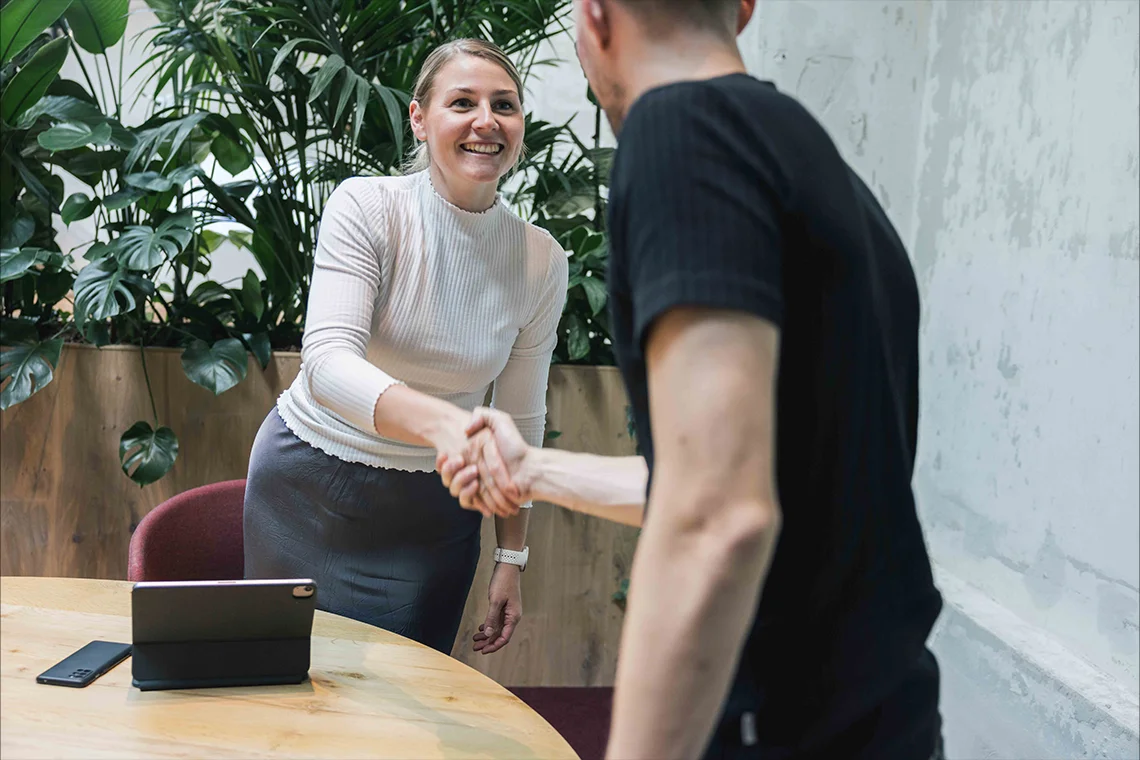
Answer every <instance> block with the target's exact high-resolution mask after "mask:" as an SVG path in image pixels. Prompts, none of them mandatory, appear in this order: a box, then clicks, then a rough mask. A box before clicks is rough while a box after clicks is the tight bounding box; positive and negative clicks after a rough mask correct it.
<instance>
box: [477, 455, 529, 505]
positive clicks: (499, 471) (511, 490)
mask: <svg viewBox="0 0 1140 760" xmlns="http://www.w3.org/2000/svg"><path fill="white" fill-rule="evenodd" d="M479 464H480V465H482V466H484V467H485V468H486V470H487V472H488V474H489V475H490V477H491V479H492V480H494V481H495V484H496V485H497V486H498V487H499V491H500V492H501V493H502V494H503V496H505V497H506V498H507V499H509V500H510V502H511V503H512V504H519V503H520V502H521V501H522V495H521V494H520V493H519V487H518V486H517V485H516V484H515V481H514V479H513V478H512V477H511V474H510V472H509V471H508V470H507V465H506V464H505V463H504V462H503V457H502V454H500V453H499V447H498V446H497V445H492V446H483V451H482V456H481V457H480V462H479ZM480 474H482V470H481V471H480Z"/></svg>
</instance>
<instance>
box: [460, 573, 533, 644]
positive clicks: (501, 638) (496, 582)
mask: <svg viewBox="0 0 1140 760" xmlns="http://www.w3.org/2000/svg"><path fill="white" fill-rule="evenodd" d="M520 572H521V571H520V570H519V568H518V566H517V565H510V564H498V565H495V569H494V571H493V572H492V573H491V587H490V588H489V589H488V590H487V601H488V602H489V603H490V606H489V607H488V609H487V619H486V621H485V622H483V623H482V624H480V626H479V631H478V632H477V633H476V634H475V636H474V637H472V638H473V640H474V642H475V647H474V649H475V651H476V652H482V653H483V654H491V653H492V652H497V651H499V650H500V649H502V648H503V647H505V646H506V645H507V642H509V641H510V640H511V636H513V635H514V632H515V628H516V627H517V626H518V624H519V621H520V620H522V615H523V610H522V589H521V588H520V585H519V575H520Z"/></svg>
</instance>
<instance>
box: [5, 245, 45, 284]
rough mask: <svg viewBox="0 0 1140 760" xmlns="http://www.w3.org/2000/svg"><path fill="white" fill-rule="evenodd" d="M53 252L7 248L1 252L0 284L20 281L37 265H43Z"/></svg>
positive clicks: (39, 249) (38, 249)
mask: <svg viewBox="0 0 1140 760" xmlns="http://www.w3.org/2000/svg"><path fill="white" fill-rule="evenodd" d="M50 256H51V251H45V250H43V249H42V248H5V249H3V250H0V282H8V281H9V280H18V279H19V278H21V277H23V276H24V275H25V274H26V273H27V272H28V270H29V269H31V268H32V267H34V266H35V265H36V264H42V263H43V262H45V261H47V260H48V258H49V257H50Z"/></svg>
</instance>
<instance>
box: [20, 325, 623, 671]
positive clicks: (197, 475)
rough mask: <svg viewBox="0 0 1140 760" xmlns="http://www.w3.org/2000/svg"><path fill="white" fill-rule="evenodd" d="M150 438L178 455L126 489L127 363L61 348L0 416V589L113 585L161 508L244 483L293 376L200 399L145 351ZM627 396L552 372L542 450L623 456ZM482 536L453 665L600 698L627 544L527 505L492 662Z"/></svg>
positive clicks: (139, 404)
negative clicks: (46, 580) (516, 591)
mask: <svg viewBox="0 0 1140 760" xmlns="http://www.w3.org/2000/svg"><path fill="white" fill-rule="evenodd" d="M146 357H147V368H148V370H149V372H150V379H151V385H152V387H153V389H154V395H155V403H156V404H157V406H158V414H159V419H160V422H161V423H162V424H164V425H169V426H170V427H171V428H173V429H174V431H175V433H177V435H178V437H179V441H180V444H181V447H180V451H179V455H178V460H177V462H176V463H175V466H174V469H173V470H172V471H171V472H170V474H168V475H167V476H166V477H165V478H163V479H162V480H160V481H159V482H157V483H155V484H153V485H150V486H147V487H145V488H139V487H138V486H136V485H135V484H134V483H132V482H131V481H130V480H128V479H127V477H126V476H125V475H123V474H122V472H121V471H120V469H119V461H118V441H119V436H120V435H121V434H122V433H123V431H124V430H126V429H127V427H129V426H130V425H131V424H133V423H134V422H136V421H137V420H148V421H151V410H150V402H149V400H148V399H147V394H146V382H145V380H144V377H143V369H142V361H141V351H140V350H139V349H137V348H127V347H120V346H113V347H107V348H103V349H95V348H92V347H89V346H66V347H65V348H64V351H63V354H62V356H61V358H60V364H59V367H58V368H57V370H56V372H55V380H54V381H53V382H52V384H51V385H50V386H48V387H47V388H46V389H44V390H43V391H42V392H40V393H37V394H36V395H35V396H33V397H32V398H30V399H29V400H27V401H25V402H24V403H23V404H19V405H17V406H15V407H13V408H11V409H8V410H7V411H5V412H3V413H0V443H2V445H0V519H2V532H0V574H2V575H39V576H65V577H82V578H113V579H122V578H125V577H126V573H127V547H128V544H129V543H130V536H131V531H132V530H133V529H134V526H136V525H137V524H138V522H139V520H141V519H142V517H143V516H144V515H145V514H146V513H147V512H149V511H150V510H151V509H153V508H154V507H155V506H157V505H158V504H160V503H162V502H163V501H164V500H166V499H168V498H170V497H171V496H173V495H174V494H176V493H179V492H181V491H184V490H187V489H190V488H194V487H196V486H200V485H204V484H206V483H214V482H217V481H221V480H229V479H232V478H243V477H245V475H246V470H247V468H248V465H249V452H250V448H251V447H252V445H253V439H254V436H255V435H256V434H257V429H258V427H259V426H260V425H261V422H262V420H263V419H264V418H265V415H266V414H267V413H268V411H269V409H270V408H271V407H272V406H273V404H274V402H275V401H276V399H277V396H278V395H279V394H280V393H281V391H282V390H284V389H285V388H287V387H288V386H289V384H290V383H291V382H292V381H293V378H294V377H295V376H296V374H297V372H298V371H299V368H300V356H299V355H298V354H286V353H282V354H275V355H274V357H273V361H272V362H271V364H270V365H269V368H268V369H266V370H265V371H264V372H263V371H262V370H261V369H260V368H259V367H258V366H257V364H256V363H255V362H254V361H253V360H252V359H250V367H249V376H248V377H247V378H246V380H245V381H244V382H242V383H241V384H239V385H238V386H237V387H235V388H233V389H231V390H229V391H227V392H226V393H223V394H222V395H221V396H214V395H213V394H211V393H210V392H209V391H206V390H205V389H203V388H200V387H198V386H197V385H194V384H193V383H191V382H190V381H189V380H188V379H187V378H186V376H185V375H184V373H183V372H182V368H181V364H180V352H179V351H177V350H172V349H148V350H147V352H146ZM626 403H627V402H626V396H625V392H624V389H623V387H622V383H621V378H620V376H619V374H618V372H617V370H616V369H615V368H613V367H573V366H556V367H553V368H552V371H551V378H550V391H549V395H548V398H547V405H548V410H549V414H548V423H547V430H557V431H559V432H560V433H561V436H560V437H558V438H556V439H554V440H551V441H548V445H550V446H552V447H555V448H567V449H572V450H577V451H591V452H595V453H599V454H618V455H624V454H631V453H633V442H632V441H631V439H630V438H629V435H628V433H627V428H626V412H625V409H626ZM483 530H484V532H483V547H484V551H483V560H482V562H481V563H480V566H479V570H478V573H477V574H476V577H475V584H474V586H473V587H472V590H471V597H470V598H469V599H468V602H467V609H466V611H465V615H464V622H463V625H462V627H461V629H460V634H459V640H458V642H457V645H456V650H455V656H456V657H458V658H459V659H461V660H463V661H464V662H467V663H468V664H470V665H472V666H473V667H476V668H478V669H479V670H481V671H483V672H485V673H488V674H489V675H491V676H492V677H494V678H496V679H497V680H499V681H500V682H501V683H504V684H507V685H511V686H532V685H534V686H537V685H543V686H584V685H590V686H593V685H610V684H612V683H613V677H614V668H615V664H616V656H617V645H618V636H619V630H620V626H621V619H622V613H621V611H620V610H619V609H617V607H616V606H615V605H614V604H613V602H612V595H613V593H614V591H615V590H616V589H617V587H618V584H619V583H620V580H621V579H622V578H624V577H626V576H627V575H628V570H629V566H630V562H631V558H632V556H633V548H634V544H635V541H636V531H635V530H634V529H631V528H627V527H624V526H620V525H616V524H613V523H609V522H607V521H604V520H599V519H596V518H591V517H587V516H583V515H577V514H573V513H571V512H567V511H566V510H562V509H557V508H554V507H551V506H549V505H543V504H539V505H536V506H535V509H534V511H533V513H532V515H531V520H530V532H529V538H528V543H529V544H530V546H531V560H530V564H529V566H528V568H527V571H526V573H524V574H523V606H524V610H525V617H524V621H523V624H522V626H521V627H520V628H519V630H518V631H517V632H516V633H515V636H514V640H513V641H512V642H511V644H510V645H509V646H507V647H506V648H505V649H504V650H503V651H502V652H500V653H497V654H494V655H490V656H486V657H484V656H482V655H476V654H475V653H473V652H471V646H470V640H471V636H472V635H473V633H474V632H475V630H476V629H477V628H478V625H479V623H481V622H482V621H483V617H484V615H485V614H486V599H487V585H488V582H489V578H490V572H491V567H492V564H493V563H492V561H491V558H490V557H491V548H492V547H494V545H495V538H494V526H493V523H492V521H490V520H487V521H485V524H484V529H483Z"/></svg>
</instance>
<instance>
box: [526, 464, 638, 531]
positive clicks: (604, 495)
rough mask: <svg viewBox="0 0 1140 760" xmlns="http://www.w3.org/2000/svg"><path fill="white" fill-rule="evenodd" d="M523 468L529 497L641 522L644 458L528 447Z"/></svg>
mask: <svg viewBox="0 0 1140 760" xmlns="http://www.w3.org/2000/svg"><path fill="white" fill-rule="evenodd" d="M525 467H526V468H527V471H528V477H529V479H530V480H531V486H530V493H531V496H532V497H533V498H534V499H536V500H538V501H546V502H549V503H551V504H557V505H559V506H561V507H566V508H567V509H572V510H574V511H575V512H584V513H586V514H589V515H595V516H597V517H604V518H606V519H608V520H613V521H615V522H620V523H625V524H626V525H641V518H642V515H643V514H644V512H645V485H646V482H647V481H648V479H649V470H648V469H647V468H646V465H645V458H644V457H638V456H633V457H604V456H597V455H595V454H580V453H577V452H573V451H561V450H558V449H531V451H530V453H529V454H528V461H527V464H526V465H525Z"/></svg>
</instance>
